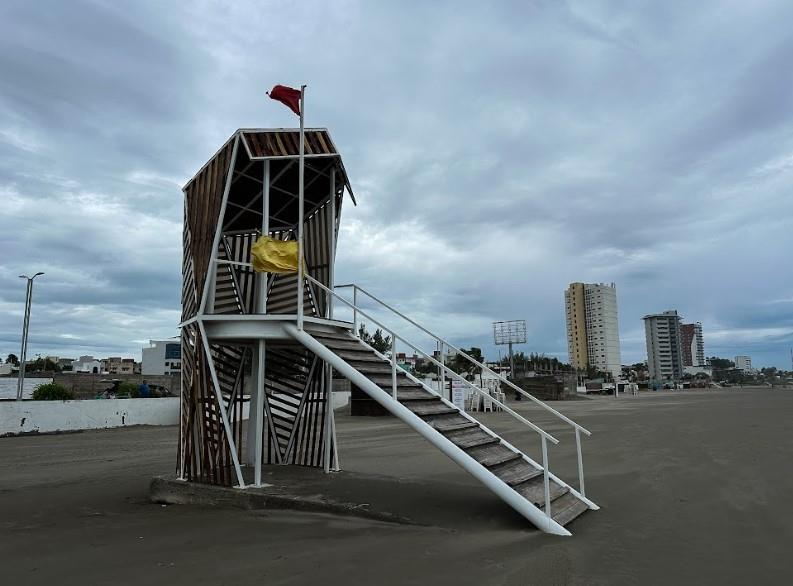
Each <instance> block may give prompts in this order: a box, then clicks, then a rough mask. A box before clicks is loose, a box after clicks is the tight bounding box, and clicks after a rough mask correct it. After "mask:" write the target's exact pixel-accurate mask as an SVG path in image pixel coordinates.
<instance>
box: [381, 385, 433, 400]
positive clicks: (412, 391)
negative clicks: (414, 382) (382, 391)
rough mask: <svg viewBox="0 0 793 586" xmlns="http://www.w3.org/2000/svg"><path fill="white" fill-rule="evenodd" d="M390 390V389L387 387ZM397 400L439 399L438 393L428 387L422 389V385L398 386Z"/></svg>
mask: <svg viewBox="0 0 793 586" xmlns="http://www.w3.org/2000/svg"><path fill="white" fill-rule="evenodd" d="M386 390H390V389H386ZM397 400H398V401H437V400H438V395H433V394H432V393H430V392H429V391H428V390H426V389H422V388H421V387H419V388H415V387H408V388H399V387H397Z"/></svg>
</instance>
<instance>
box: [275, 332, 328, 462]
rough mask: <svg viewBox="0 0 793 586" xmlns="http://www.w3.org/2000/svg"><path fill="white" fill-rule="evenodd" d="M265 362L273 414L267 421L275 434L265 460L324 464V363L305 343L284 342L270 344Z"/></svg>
mask: <svg viewBox="0 0 793 586" xmlns="http://www.w3.org/2000/svg"><path fill="white" fill-rule="evenodd" d="M265 365H266V367H265V371H266V372H265V401H266V402H267V407H266V408H267V409H269V412H270V414H271V417H270V420H269V422H268V423H269V424H270V425H271V426H272V431H271V433H272V434H273V435H274V436H275V438H276V442H275V443H274V444H271V445H270V449H269V450H268V451H267V453H266V454H265V458H266V462H267V463H274V462H277V461H278V460H279V459H280V461H281V462H282V463H284V464H297V465H301V466H322V464H323V457H324V451H323V450H324V442H323V433H324V425H325V397H326V395H325V392H326V389H325V385H324V384H323V381H322V375H323V371H324V363H323V362H322V361H321V360H319V359H318V358H317V357H316V356H314V355H313V354H311V353H310V352H308V351H307V350H305V349H304V348H302V347H283V346H281V347H268V348H267V351H266V359H265ZM290 443H291V444H292V445H291V449H289V446H290ZM275 450H278V455H279V456H280V458H278V459H277V458H276V453H275ZM287 450H288V452H287Z"/></svg>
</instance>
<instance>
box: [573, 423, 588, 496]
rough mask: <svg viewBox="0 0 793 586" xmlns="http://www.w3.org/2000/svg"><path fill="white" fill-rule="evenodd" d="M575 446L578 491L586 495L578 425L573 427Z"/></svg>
mask: <svg viewBox="0 0 793 586" xmlns="http://www.w3.org/2000/svg"><path fill="white" fill-rule="evenodd" d="M575 447H576V450H577V451H578V484H579V486H580V488H579V490H578V492H580V493H581V496H586V492H584V457H583V455H582V454H581V432H580V430H579V429H578V427H576V428H575Z"/></svg>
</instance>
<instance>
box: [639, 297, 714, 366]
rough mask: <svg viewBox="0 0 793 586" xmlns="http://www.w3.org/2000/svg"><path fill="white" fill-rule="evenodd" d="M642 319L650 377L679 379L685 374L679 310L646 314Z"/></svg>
mask: <svg viewBox="0 0 793 586" xmlns="http://www.w3.org/2000/svg"><path fill="white" fill-rule="evenodd" d="M642 319H644V334H645V338H646V341H647V369H648V371H649V375H650V379H651V380H655V381H666V380H679V379H680V378H681V377H682V376H683V343H682V342H683V340H682V335H681V332H680V316H679V315H678V314H677V311H675V310H669V311H665V312H663V313H656V314H652V315H645V316H644V317H643V318H642ZM703 352H704V349H703Z"/></svg>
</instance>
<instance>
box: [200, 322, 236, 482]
mask: <svg viewBox="0 0 793 586" xmlns="http://www.w3.org/2000/svg"><path fill="white" fill-rule="evenodd" d="M198 328H199V330H200V331H201V341H202V342H203V345H204V355H205V356H206V359H207V364H209V374H210V375H211V376H212V386H213V387H214V390H215V399H216V400H217V402H218V410H219V411H220V419H221V421H222V422H223V429H224V430H225V432H226V440H227V441H228V444H229V452H231V461H232V462H233V463H234V470H235V472H236V473H237V482H238V487H239V488H245V479H244V478H243V477H242V468H240V460H239V458H238V457H237V445H236V444H235V443H234V435H233V434H232V433H231V424H229V417H228V414H227V413H226V407H225V406H224V405H223V394H222V393H221V392H220V382H219V381H218V373H217V371H216V370H215V363H214V362H213V361H212V352H211V350H210V348H209V340H208V339H207V332H206V328H204V322H203V321H202V320H200V319H199V320H198Z"/></svg>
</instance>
